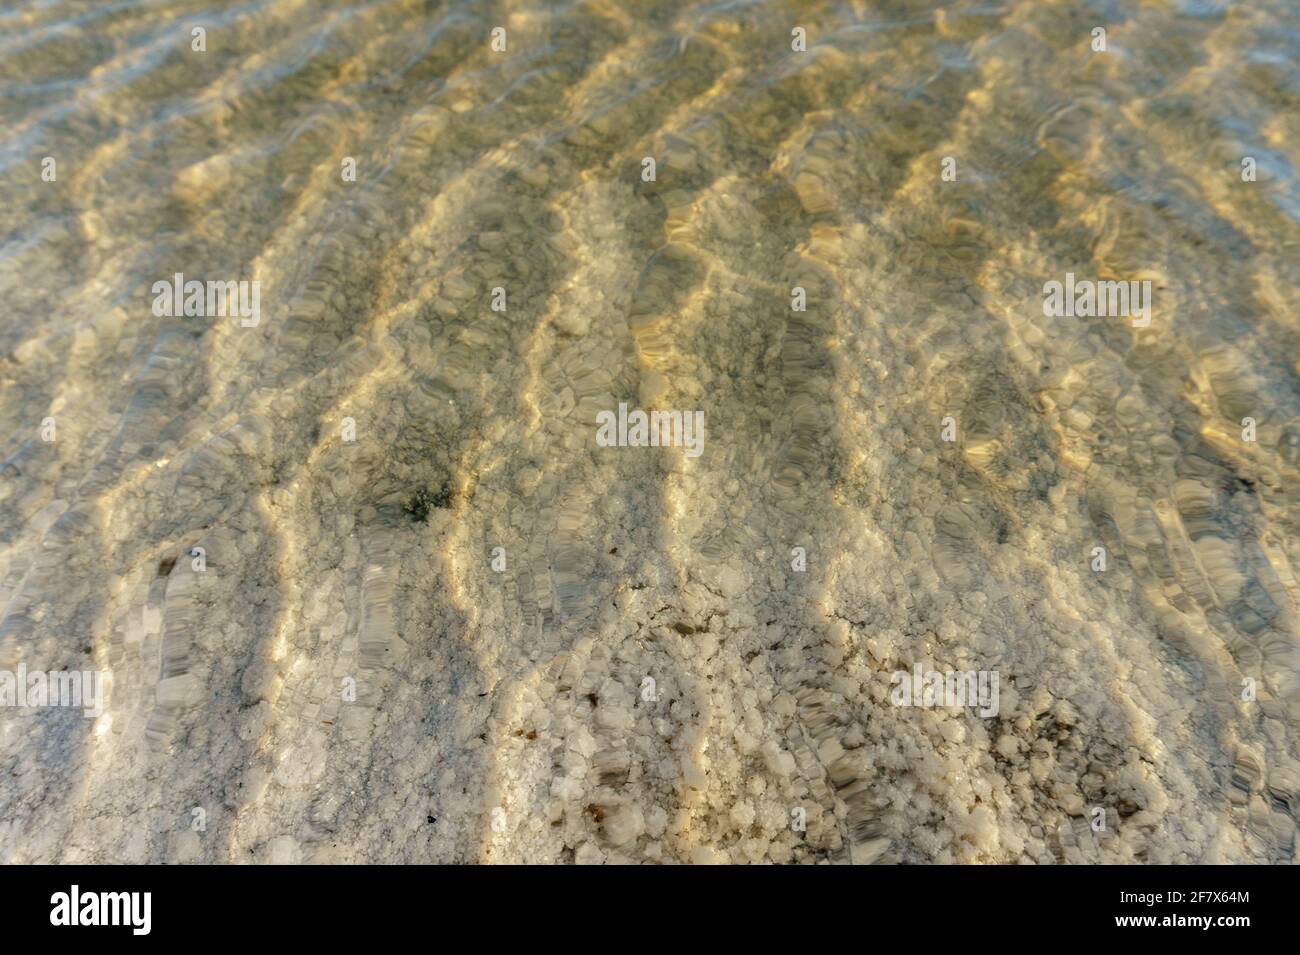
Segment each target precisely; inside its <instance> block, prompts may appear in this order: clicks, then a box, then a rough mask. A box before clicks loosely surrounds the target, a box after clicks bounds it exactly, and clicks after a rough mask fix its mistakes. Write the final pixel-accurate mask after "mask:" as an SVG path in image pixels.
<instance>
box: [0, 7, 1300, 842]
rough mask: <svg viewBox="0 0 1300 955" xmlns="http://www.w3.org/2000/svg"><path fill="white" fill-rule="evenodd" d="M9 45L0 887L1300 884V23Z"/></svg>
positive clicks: (700, 24) (358, 28) (143, 23)
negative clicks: (1083, 298) (40, 883)
mask: <svg viewBox="0 0 1300 955" xmlns="http://www.w3.org/2000/svg"><path fill="white" fill-rule="evenodd" d="M1108 13H1113V15H1114V16H1116V17H1122V19H1116V20H1107V19H1103V17H1105V16H1106V15H1107V14H1108ZM308 14H310V15H308ZM196 26H202V27H204V29H205V30H206V34H205V43H204V47H205V49H204V52H198V51H196V50H194V49H193V47H192V32H191V31H192V29H193V28H194V27H196ZM1099 26H1100V27H1105V28H1106V30H1107V50H1106V51H1105V52H1096V51H1094V50H1093V49H1092V45H1093V43H1092V38H1091V32H1092V30H1093V29H1094V28H1096V27H1099ZM0 27H2V28H0V51H2V55H0V90H2V91H3V95H2V96H0V119H3V122H4V126H5V129H6V131H7V133H8V135H7V137H6V140H5V142H4V144H3V145H2V146H0V177H2V180H0V189H2V190H3V194H4V195H5V201H4V203H3V205H2V206H0V226H3V228H2V229H0V236H2V237H3V238H2V242H3V244H2V245H0V301H2V302H3V303H4V308H3V312H2V313H0V422H2V423H3V432H0V433H2V434H3V440H4V445H3V449H2V450H3V465H2V466H0V499H2V505H0V669H3V670H5V671H9V672H17V670H18V667H19V666H20V665H22V666H24V667H26V668H27V670H30V671H36V670H39V671H43V672H83V671H95V672H101V673H104V674H106V676H107V681H106V683H107V687H108V692H107V693H106V702H105V707H104V712H103V713H102V714H101V715H99V716H97V717H95V718H87V717H86V716H85V715H83V712H82V710H81V709H79V708H74V707H66V706H65V707H53V706H52V707H38V708H35V709H33V708H24V709H21V710H19V709H13V710H3V711H0V768H2V769H3V772H0V859H3V860H4V861H8V862H53V861H94V862H122V861H153V862H161V861H169V862H171V861H197V860H203V861H211V862H233V861H257V862H269V861H293V860H303V861H313V862H330V861H446V862H502V861H548V862H549V861H555V862H568V861H579V862H599V861H606V862H620V861H643V860H644V861H665V862H682V861H685V862H710V861H731V862H766V861H774V862H805V863H809V862H821V861H831V862H837V863H843V862H855V863H859V864H860V863H865V862H870V861H877V862H898V861H904V862H930V861H935V862H950V861H951V862H1014V861H1030V862H1042V863H1048V862H1054V861H1068V862H1088V861H1105V862H1184V861H1192V860H1200V861H1211V862H1281V861H1290V860H1291V859H1292V858H1293V855H1294V847H1295V834H1296V819H1295V806H1296V800H1297V796H1298V794H1300V763H1298V762H1297V752H1296V747H1297V733H1296V730H1297V721H1296V718H1297V704H1298V703H1300V685H1298V684H1297V675H1298V674H1300V659H1298V658H1297V651H1296V638H1297V637H1296V635H1297V628H1296V611H1297V602H1298V601H1300V580H1297V570H1296V568H1297V566H1298V564H1300V533H1297V526H1296V525H1297V517H1298V513H1300V512H1298V510H1297V491H1296V488H1297V477H1298V476H1300V475H1298V474H1297V471H1298V469H1300V416H1298V411H1300V397H1298V391H1297V387H1296V383H1297V374H1298V373H1300V368H1298V367H1297V361H1298V360H1300V334H1298V333H1297V324H1296V320H1295V317H1294V316H1295V315H1296V306H1297V304H1300V303H1297V295H1296V289H1297V273H1298V271H1300V262H1298V260H1297V256H1296V249H1297V248H1300V226H1298V223H1297V220H1298V219H1300V201H1298V200H1300V190H1298V186H1297V180H1296V173H1295V161H1296V157H1295V153H1294V143H1296V142H1297V141H1298V139H1300V137H1298V136H1297V133H1300V129H1297V124H1298V123H1300V110H1297V109H1296V104H1297V99H1298V98H1300V78H1298V76H1297V71H1296V66H1295V64H1296V63H1297V62H1298V61H1300V48H1298V44H1297V39H1296V38H1297V37H1298V36H1300V31H1298V30H1297V27H1300V23H1297V19H1296V13H1295V11H1294V8H1293V7H1290V6H1289V5H1287V4H1284V3H1282V2H1280V0H1259V2H1253V3H1250V4H1241V5H1236V6H1234V7H1232V8H1231V9H1229V8H1227V7H1226V5H1221V4H1218V3H1214V2H1174V3H1163V2H1161V3H1156V2H1146V3H1138V4H1127V5H1125V7H1124V10H1123V11H1122V12H1119V11H1118V10H1115V11H1111V10H1110V8H1106V9H1104V10H1103V9H1101V8H1094V7H1091V6H1088V5H1085V4H1081V3H1080V4H1074V3H1069V4H1041V3H1034V2H1029V0H1024V2H1020V0H1014V2H1010V3H1006V4H1001V5H996V6H995V5H989V4H976V3H965V2H959V3H957V4H954V5H949V6H947V7H946V8H945V9H944V10H943V11H942V12H939V13H935V12H933V11H932V10H931V9H930V5H928V4H919V3H918V4H910V3H890V2H882V3H873V4H865V5H858V6H857V7H853V6H850V5H829V6H825V5H821V6H815V8H813V9H811V10H810V9H809V5H807V4H796V3H773V2H761V3H755V4H747V5H741V6H736V5H716V4H676V3H656V4H651V5H637V6H636V8H635V10H634V9H633V7H630V6H628V7H624V6H621V5H615V4H608V3H603V2H594V3H569V4H545V3H541V2H537V3H514V2H511V3H506V4H491V5H489V4H480V3H464V2H457V3H451V4H437V3H430V4H418V3H412V2H376V3H369V4H351V3H316V4H311V5H309V6H308V7H303V6H295V7H291V6H285V5H283V4H277V3H272V2H264V3H253V4H247V5H243V6H238V7H232V8H230V9H229V10H225V11H222V12H213V13H209V12H203V11H199V12H195V11H192V10H185V11H182V10H181V9H179V8H177V9H175V10H172V9H169V8H167V7H159V6H157V5H144V4H138V3H122V4H112V5H103V6H93V5H92V6H90V7H87V6H85V5H81V4H76V5H73V4H68V3H57V2H56V3H50V4H44V5H41V6H38V7H24V8H22V9H19V10H14V11H6V12H4V13H2V14H0ZM495 27H503V28H505V30H506V48H505V50H504V52H494V51H493V49H492V47H491V35H492V30H493V29H494V28H495ZM795 27H801V28H803V30H804V31H805V32H806V36H807V50H806V52H795V51H794V50H792V49H791V31H792V30H793V29H794V28H795ZM1248 157H1249V158H1252V160H1253V161H1254V163H1255V171H1256V176H1255V178H1254V180H1253V181H1245V180H1243V175H1242V174H1243V172H1244V171H1245V170H1246V168H1247V167H1246V166H1243V159H1244V158H1248ZM646 158H650V159H653V160H654V163H653V166H654V172H655V176H654V180H653V181H647V180H646V179H645V178H643V173H644V172H645V171H646V170H647V169H648V168H649V167H648V166H647V165H646V163H645V162H644V160H645V159H646ZM45 159H50V160H53V162H52V163H45V162H43V160H45ZM945 160H950V161H945ZM46 171H48V172H49V174H50V175H51V176H52V178H43V177H42V173H43V172H46ZM349 171H354V172H355V176H354V177H353V176H349V175H348V173H349ZM945 172H948V173H954V174H955V178H953V177H952V176H945ZM176 275H183V276H184V278H185V279H186V281H191V280H193V281H196V282H200V283H205V285H204V288H205V290H206V289H208V288H212V289H214V290H215V291H216V292H222V291H227V292H228V290H231V289H234V290H236V291H239V290H243V289H245V288H247V289H248V290H249V296H248V302H249V305H250V308H248V309H245V311H246V312H248V313H249V315H250V316H251V314H252V308H251V305H252V301H253V300H252V297H251V296H252V290H254V289H256V290H257V295H258V298H257V313H258V320H257V321H256V322H253V321H252V320H251V318H247V319H245V320H241V318H240V317H239V310H238V309H237V308H235V307H234V306H233V305H232V304H230V302H229V301H228V302H227V306H226V307H221V306H220V300H219V299H217V301H218V304H217V305H216V306H214V307H213V308H212V309H211V310H209V309H208V306H207V296H206V295H205V296H196V297H195V299H194V307H193V308H192V309H187V307H186V302H185V296H184V288H183V287H182V289H181V291H182V295H181V296H180V298H181V307H180V308H179V309H177V308H175V307H172V308H159V309H157V310H155V309H154V308H153V307H152V305H153V303H154V300H155V298H156V297H157V295H156V293H155V292H154V286H155V283H159V282H162V283H164V284H165V285H166V284H167V283H172V282H173V277H174V276H176ZM1067 275H1072V276H1075V277H1077V278H1078V279H1080V280H1087V281H1088V282H1097V283H1104V282H1112V283H1114V282H1125V283H1130V282H1133V283H1146V282H1150V286H1149V288H1150V293H1149V298H1148V297H1147V295H1146V294H1145V293H1144V295H1143V298H1142V302H1143V305H1144V306H1149V322H1144V323H1135V322H1134V321H1132V320H1131V319H1130V318H1129V317H1127V316H1126V315H1123V314H1117V315H1112V314H1111V313H1110V312H1109V311H1107V313H1106V314H1105V315H1103V314H1102V313H1101V312H1100V311H1097V312H1094V313H1093V314H1090V315H1084V314H1081V313H1079V314H1072V315H1057V314H1045V312H1051V311H1052V310H1051V309H1045V308H1044V293H1043V289H1044V286H1045V285H1046V284H1047V283H1051V282H1057V283H1066V282H1067ZM207 283H219V284H218V285H209V284H207ZM229 283H247V284H246V285H245V284H235V285H232V284H229ZM253 283H257V284H256V285H254V284H253ZM1112 287H1117V286H1112ZM1143 288H1144V289H1145V288H1146V286H1143ZM795 289H800V290H802V297H800V295H799V294H798V293H796V292H795V291H794V290H795ZM497 290H500V291H499V292H498V291H497ZM175 297H176V296H174V295H173V296H172V299H173V304H174V300H175ZM229 298H230V296H229V294H228V295H227V299H229ZM798 306H802V307H801V308H800V307H798ZM1134 314H1136V312H1134ZM1142 317H1143V318H1146V315H1145V313H1144V315H1143V316H1142ZM620 404H626V405H627V407H628V408H635V409H643V410H644V411H646V412H652V411H668V410H680V411H681V412H682V413H683V414H694V413H695V412H701V413H702V414H703V416H704V420H705V421H706V423H707V428H706V434H707V440H705V441H703V443H702V445H700V452H701V453H699V454H698V455H689V454H687V453H686V450H687V448H686V447H685V444H684V441H683V442H682V444H681V445H680V446H669V447H640V446H637V447H633V446H612V447H603V446H600V445H599V444H598V443H597V441H596V440H595V433H596V427H597V415H598V413H599V412H601V411H609V410H610V409H617V408H618V407H619V406H620ZM1245 419H1251V421H1252V422H1253V424H1252V426H1251V428H1250V429H1247V426H1245V425H1244V424H1243V421H1244V420H1245ZM692 420H693V419H692ZM1248 436H1249V437H1248ZM1250 438H1253V440H1250ZM898 673H903V674H920V675H925V674H938V675H940V676H943V677H944V679H942V680H938V679H936V680H929V679H928V678H926V679H924V680H916V681H915V684H916V685H915V689H917V690H918V692H919V698H917V694H916V693H913V694H911V695H910V696H909V699H908V705H895V702H894V701H893V700H891V693H892V692H893V691H894V690H895V689H896V688H897V687H896V685H895V684H894V683H893V682H891V677H892V676H893V675H894V674H898ZM981 674H983V675H984V676H983V677H981V676H980V675H981ZM967 675H969V676H972V677H974V682H972V683H967V684H963V682H962V681H963V680H965V679H966V676H967ZM993 675H996V677H997V682H996V686H997V688H998V692H997V695H996V703H994V701H993V697H992V694H991V689H992V686H993V685H994V684H993V681H992V677H993ZM980 679H984V681H985V682H984V686H985V687H986V688H987V689H988V690H989V691H990V692H988V693H985V694H984V695H983V696H982V697H981V695H980V692H979V686H980V683H979V680H980ZM950 683H951V685H952V687H953V691H954V693H955V692H956V691H959V690H961V687H962V686H963V685H966V686H974V687H975V691H974V692H975V698H974V699H972V698H971V697H970V693H969V692H965V691H963V692H964V695H962V696H955V695H953V694H950V693H949V689H948V687H949V684H950ZM927 692H929V696H928V697H927ZM25 699H26V698H25ZM994 710H996V712H995V713H994V712H993V711H994ZM982 712H986V713H988V714H989V715H987V716H985V715H981V713H982ZM1098 810H1100V813H1098ZM1099 818H1100V819H1101V820H1102V822H1103V823H1104V826H1103V827H1102V828H1100V829H1098V828H1097V825H1096V823H1097V820H1098V819H1099Z"/></svg>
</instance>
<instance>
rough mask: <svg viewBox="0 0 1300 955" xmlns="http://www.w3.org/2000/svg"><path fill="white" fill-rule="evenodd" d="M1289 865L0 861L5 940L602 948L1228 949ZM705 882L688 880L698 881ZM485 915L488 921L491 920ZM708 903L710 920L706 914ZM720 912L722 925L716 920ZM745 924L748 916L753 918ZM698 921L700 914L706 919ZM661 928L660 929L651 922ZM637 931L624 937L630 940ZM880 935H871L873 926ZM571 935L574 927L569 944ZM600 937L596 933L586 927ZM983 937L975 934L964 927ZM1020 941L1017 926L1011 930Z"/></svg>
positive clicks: (1277, 921)
mask: <svg viewBox="0 0 1300 955" xmlns="http://www.w3.org/2000/svg"><path fill="white" fill-rule="evenodd" d="M1286 873H1287V870H1286V868H1285V867H1276V868H1269V867H1245V866H1242V867H1235V866H1233V867H1229V866H1221V867H1208V866H1205V867H1200V866H1196V867H1191V866H1180V867H1146V868H1138V867H1055V868H1034V867H1028V866H1024V867H1017V866H988V867H955V866H950V867H860V868H858V869H856V870H854V869H850V868H849V867H829V866H828V867H819V868H818V869H817V870H815V871H808V870H801V871H796V870H794V869H790V870H786V871H780V872H778V871H773V870H770V869H769V870H767V871H765V872H763V871H759V870H757V869H752V870H749V871H742V870H740V869H736V870H733V871H730V872H725V871H717V870H713V871H704V869H702V868H697V869H691V868H689V867H683V868H676V869H674V870H672V871H669V870H668V869H667V868H658V869H649V870H646V871H631V870H629V869H621V870H619V871H617V872H608V871H606V872H600V873H597V872H595V871H592V870H589V869H583V868H567V869H562V870H560V871H548V872H543V871H541V868H540V867H513V868H511V867H437V866H424V867H420V866H413V867H399V866H372V867H341V866H340V867H309V866H295V867H252V866H208V867H156V868H150V867H116V866H33V867H7V868H3V869H0V899H2V900H3V909H4V912H5V915H6V918H5V929H6V932H5V936H6V939H7V940H8V941H10V942H16V941H19V940H21V939H25V938H27V937H30V936H44V937H47V938H49V937H54V938H57V936H60V935H69V934H70V933H75V934H76V935H77V937H78V938H79V940H81V941H86V940H89V939H90V937H91V936H92V935H94V936H102V937H104V938H105V939H107V938H109V937H112V938H114V939H116V940H118V941H124V942H127V943H128V944H129V943H132V942H143V941H147V940H154V939H164V940H168V941H174V940H178V939H180V938H183V937H187V936H188V937H191V938H196V937H197V938H202V939H203V941H205V942H209V943H220V942H222V941H224V940H226V939H229V940H230V941H232V942H235V941H240V940H245V939H247V938H248V937H249V936H250V934H252V935H253V936H255V937H258V938H260V939H265V940H266V941H273V940H275V939H277V938H281V937H282V938H284V939H286V940H292V941H293V942H294V943H295V944H302V943H304V942H312V941H320V942H323V943H327V944H332V945H336V944H339V943H341V942H342V943H346V942H347V941H348V940H350V939H355V940H356V941H357V942H363V941H368V942H371V943H373V942H374V941H375V938H376V935H377V934H379V935H381V936H383V935H388V934H390V933H391V934H394V935H395V936H396V937H402V935H404V934H405V933H407V932H409V931H413V930H417V929H420V928H426V927H427V925H428V921H429V920H430V919H431V918H436V919H437V920H438V921H439V923H440V924H441V926H442V928H443V929H444V930H448V929H454V928H455V926H456V920H457V919H458V918H463V919H466V920H469V919H478V918H480V917H481V916H482V915H484V914H486V915H489V916H492V917H490V918H489V919H488V920H487V921H486V922H484V923H481V924H477V928H473V926H474V924H476V923H470V922H468V921H466V923H465V925H464V926H463V927H464V928H465V929H467V930H469V929H471V928H472V929H473V932H474V933H482V937H483V938H484V940H485V941H490V942H492V943H495V944H499V943H500V941H501V938H502V936H509V935H512V934H517V935H518V937H520V938H521V940H522V939H529V940H532V939H538V938H542V937H545V936H546V935H549V934H553V933H554V932H555V931H556V930H557V929H562V931H563V932H564V933H565V934H569V933H570V932H576V933H578V936H585V937H587V938H589V939H590V938H592V937H593V936H591V935H590V934H589V933H590V932H591V930H592V929H598V930H599V929H608V932H609V934H608V935H606V936H604V937H606V938H609V939H611V940H613V939H618V938H624V939H626V940H627V941H628V942H634V940H635V937H636V936H639V935H641V934H642V933H647V935H648V937H649V938H653V937H655V936H659V937H660V938H661V940H664V941H667V940H668V938H669V936H671V935H673V934H676V933H678V932H686V931H687V926H686V925H685V924H684V923H683V921H682V920H683V919H688V920H689V921H690V923H692V925H691V927H690V929H689V932H690V934H692V935H693V936H697V937H698V936H701V935H702V936H704V937H706V938H708V937H716V938H718V939H720V940H725V941H728V942H733V943H734V942H735V941H737V940H740V939H742V938H745V937H746V936H748V935H750V934H751V933H752V934H754V935H755V936H756V937H757V938H759V939H762V940H764V941H767V940H769V936H770V933H771V932H773V931H774V930H776V931H779V930H782V929H784V930H797V931H799V932H800V933H801V934H803V933H806V932H807V931H808V930H809V929H810V928H813V927H814V926H815V925H822V926H824V927H825V928H827V929H830V928H832V924H833V923H834V922H841V923H843V922H844V921H845V920H846V919H852V920H855V921H857V920H862V922H863V923H865V924H863V925H859V926H857V927H858V928H859V929H860V928H864V927H868V926H869V929H870V937H871V938H872V942H873V944H876V943H878V942H879V941H881V940H884V941H886V942H888V941H891V940H893V939H894V938H897V940H898V941H899V942H900V943H902V944H908V943H909V942H915V941H916V939H917V936H918V932H919V933H920V934H921V935H924V934H925V932H926V929H925V926H929V927H931V928H932V929H935V930H939V929H943V930H944V931H956V930H958V929H959V928H960V926H961V925H963V924H965V925H967V926H969V927H970V928H971V929H972V930H976V931H978V930H980V929H984V930H988V929H990V928H992V927H994V926H996V927H997V929H998V931H997V933H996V934H995V935H994V936H990V937H1000V936H1001V935H1002V934H1003V933H1006V932H1019V931H1033V930H1035V929H1041V930H1050V931H1053V932H1055V933H1061V932H1064V933H1066V937H1068V938H1070V939H1071V940H1073V939H1078V938H1083V939H1088V938H1093V937H1096V936H1100V935H1105V936H1114V937H1116V938H1120V937H1123V936H1125V935H1132V936H1142V937H1146V938H1147V939H1159V938H1161V937H1165V938H1178V939H1180V940H1183V941H1185V940H1186V939H1187V936H1188V935H1190V934H1192V933H1198V934H1200V935H1201V936H1203V937H1205V938H1206V939H1214V940H1215V941H1216V942H1220V941H1221V942H1224V943H1228V944H1231V942H1232V940H1233V939H1235V938H1238V937H1240V934H1241V933H1250V932H1254V931H1256V930H1259V929H1272V930H1273V931H1274V932H1277V931H1279V930H1281V929H1283V928H1284V927H1285V926H1286V925H1287V924H1288V921H1289V919H1288V917H1287V915H1284V913H1283V910H1282V908H1283V905H1284V904H1285V903H1286V900H1288V899H1289V898H1290V896H1291V895H1292V893H1293V888H1294V886H1293V885H1292V884H1290V881H1289V877H1288V876H1287V874H1286ZM696 879H699V880H700V881H698V882H696V881H695V880H696ZM493 913H496V914H495V915H493ZM710 913H713V914H710ZM719 916H725V917H719ZM755 916H757V918H756V917H755ZM695 923H704V924H703V925H702V926H701V925H698V924H695ZM659 924H661V925H662V928H663V930H664V931H667V932H668V933H669V936H664V935H661V933H660V932H659V931H658V930H656V929H655V926H656V925H659ZM629 932H631V936H629V935H628V933H629ZM882 935H883V939H882V938H881V936H882ZM578 936H571V937H574V938H576V937H578ZM595 937H601V936H595ZM971 937H972V938H977V937H979V936H978V935H973V936H971ZM1012 937H1014V936H1012Z"/></svg>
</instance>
